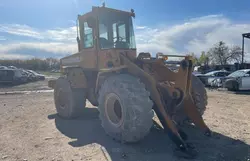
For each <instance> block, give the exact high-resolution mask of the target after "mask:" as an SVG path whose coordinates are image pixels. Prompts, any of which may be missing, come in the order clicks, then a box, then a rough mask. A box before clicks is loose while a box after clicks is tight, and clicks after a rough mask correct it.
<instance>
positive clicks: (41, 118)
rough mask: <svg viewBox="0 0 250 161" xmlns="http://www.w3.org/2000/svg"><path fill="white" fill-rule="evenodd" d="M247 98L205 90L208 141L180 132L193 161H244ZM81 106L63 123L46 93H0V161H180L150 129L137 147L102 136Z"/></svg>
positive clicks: (248, 155)
mask: <svg viewBox="0 0 250 161" xmlns="http://www.w3.org/2000/svg"><path fill="white" fill-rule="evenodd" d="M43 83H45V82H43ZM13 90H14V89H13ZM0 92H4V91H3V89H0ZM248 94H249V93H243V94H234V93H229V92H225V91H211V90H209V91H208V97H209V100H208V102H209V104H208V107H207V110H206V112H205V114H204V118H205V122H206V123H207V125H208V126H209V127H210V128H211V129H212V130H213V131H214V135H213V137H211V138H207V137H205V136H203V134H202V133H201V132H199V131H198V130H197V129H195V128H193V127H185V128H184V130H185V131H186V132H187V134H188V135H189V140H190V142H192V143H194V145H195V146H196V148H197V149H198V150H199V156H198V158H197V159H195V160H197V161H203V160H204V161H215V160H218V161H223V160H225V161H231V160H232V161H249V160H250V145H249V144H250V124H249V122H250V110H249V108H250V101H249V100H250V95H248ZM87 106H88V108H86V109H85V110H83V112H82V116H81V117H80V118H79V119H76V120H63V119H61V118H59V117H58V116H57V115H56V111H55V107H54V102H53V93H52V92H47V93H36V92H34V93H27V94H0V136H1V137H0V160H1V161H25V160H28V161H39V160H45V161H73V160H74V161H78V160H88V161H91V160H93V161H95V160H98V161H106V160H113V161H120V160H126V161H127V160H129V161H151V160H152V161H158V160H159V161H161V160H171V161H172V160H173V161H174V160H185V159H179V158H177V157H175V156H174V155H173V148H174V146H173V144H172V142H171V141H170V140H169V139H168V136H167V135H165V134H163V131H162V130H161V129H157V128H154V127H153V128H152V130H151V133H150V134H149V135H148V136H147V137H146V138H145V139H144V140H142V141H141V142H140V143H136V144H127V145H124V144H120V143H117V142H116V141H114V140H112V139H111V138H110V137H108V136H107V135H105V133H104V130H103V129H102V127H101V124H100V121H99V119H98V111H97V109H96V108H95V107H93V106H91V104H89V103H88V104H87ZM155 123H156V124H157V120H156V122H155Z"/></svg>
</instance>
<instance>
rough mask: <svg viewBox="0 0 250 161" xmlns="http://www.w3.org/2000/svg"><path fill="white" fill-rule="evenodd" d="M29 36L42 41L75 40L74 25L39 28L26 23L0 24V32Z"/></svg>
mask: <svg viewBox="0 0 250 161" xmlns="http://www.w3.org/2000/svg"><path fill="white" fill-rule="evenodd" d="M1 32H2V33H7V34H11V35H16V36H23V37H30V38H35V39H38V40H44V41H60V42H72V41H74V40H76V27H75V26H74V27H69V28H56V29H51V30H39V29H36V28H32V27H30V26H27V25H20V24H0V33H1Z"/></svg>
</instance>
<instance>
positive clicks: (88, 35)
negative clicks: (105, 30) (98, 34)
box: [83, 22, 94, 48]
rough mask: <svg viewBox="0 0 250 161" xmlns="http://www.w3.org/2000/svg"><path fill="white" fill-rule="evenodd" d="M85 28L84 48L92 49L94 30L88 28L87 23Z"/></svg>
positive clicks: (84, 25)
mask: <svg viewBox="0 0 250 161" xmlns="http://www.w3.org/2000/svg"><path fill="white" fill-rule="evenodd" d="M83 27H84V33H83V39H84V40H83V46H84V48H92V47H93V46H94V39H93V29H92V28H90V27H89V26H88V23H87V22H84V24H83Z"/></svg>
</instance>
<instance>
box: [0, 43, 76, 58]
mask: <svg viewBox="0 0 250 161" xmlns="http://www.w3.org/2000/svg"><path fill="white" fill-rule="evenodd" d="M76 52H77V45H76V44H73V43H56V42H54V43H39V42H36V43H33V42H23V43H12V44H7V45H1V44H0V58H1V57H5V58H6V57H7V56H8V55H10V58H12V57H13V55H24V56H25V58H29V56H32V57H34V56H36V57H63V56H66V55H69V54H72V53H76ZM19 57H20V56H19ZM30 58H31V57H30Z"/></svg>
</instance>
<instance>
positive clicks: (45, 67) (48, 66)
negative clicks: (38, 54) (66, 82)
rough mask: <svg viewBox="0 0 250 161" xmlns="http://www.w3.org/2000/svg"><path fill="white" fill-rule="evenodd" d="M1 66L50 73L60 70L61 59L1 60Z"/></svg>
mask: <svg viewBox="0 0 250 161" xmlns="http://www.w3.org/2000/svg"><path fill="white" fill-rule="evenodd" d="M0 66H15V67H17V68H23V69H31V70H38V71H49V70H53V69H59V68H60V61H59V59H55V58H46V59H40V58H32V59H7V60H6V59H0Z"/></svg>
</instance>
